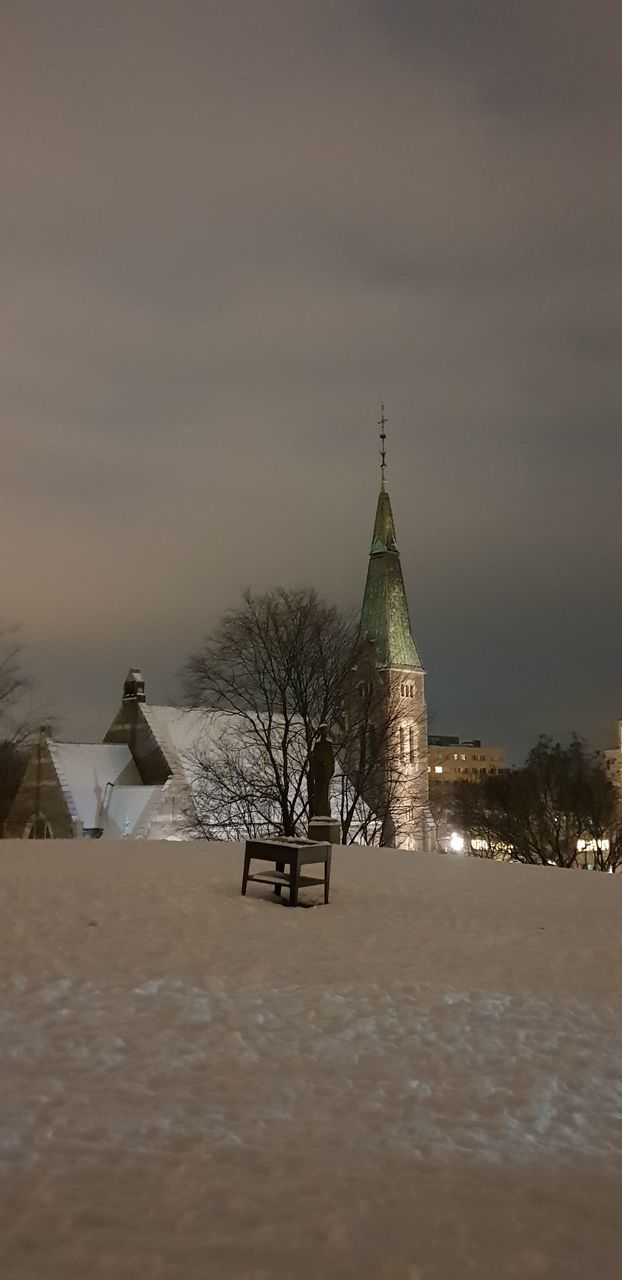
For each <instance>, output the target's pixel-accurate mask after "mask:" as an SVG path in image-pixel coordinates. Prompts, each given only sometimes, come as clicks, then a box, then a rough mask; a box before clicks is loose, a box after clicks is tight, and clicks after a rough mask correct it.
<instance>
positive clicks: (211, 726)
mask: <svg viewBox="0 0 622 1280" xmlns="http://www.w3.org/2000/svg"><path fill="white" fill-rule="evenodd" d="M141 711H142V714H143V715H144V717H145V720H146V721H147V724H148V725H149V728H150V729H151V732H152V733H153V735H154V737H155V739H156V741H157V743H158V745H159V747H160V749H161V751H162V753H163V755H164V757H165V759H166V761H167V763H168V765H169V768H170V769H171V772H172V773H179V772H180V771H181V773H183V774H184V776H186V775H187V774H188V768H189V762H190V761H191V760H194V758H195V756H196V753H197V751H201V753H203V752H205V751H207V750H209V748H210V746H215V745H216V744H217V743H218V742H219V741H220V739H221V738H222V736H223V734H224V733H225V732H226V730H227V728H228V727H230V726H231V725H232V723H233V722H234V721H236V720H237V719H238V717H237V716H236V715H235V714H233V713H232V712H228V711H205V710H203V708H201V707H156V706H152V705H150V703H145V704H144V705H143V706H142V707H141Z"/></svg>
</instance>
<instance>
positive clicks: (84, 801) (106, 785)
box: [48, 740, 142, 831]
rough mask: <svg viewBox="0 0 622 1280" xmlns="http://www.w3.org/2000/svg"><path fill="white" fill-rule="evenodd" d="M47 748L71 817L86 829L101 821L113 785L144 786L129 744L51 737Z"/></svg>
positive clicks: (96, 825)
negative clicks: (66, 740)
mask: <svg viewBox="0 0 622 1280" xmlns="http://www.w3.org/2000/svg"><path fill="white" fill-rule="evenodd" d="M48 748H49V751H50V755H51V757H52V761H53V763H54V767H55V769H56V772H57V775H58V778H59V781H60V784H61V786H62V788H63V791H64V794H65V798H66V800H67V803H68V805H69V809H70V811H71V814H72V817H73V818H74V820H77V821H79V822H81V823H82V825H83V827H84V829H85V831H89V830H92V829H93V828H95V827H99V826H101V825H102V823H101V813H102V809H103V807H104V802H105V801H106V800H107V796H108V793H109V792H110V788H111V787H112V788H114V787H116V786H118V785H119V786H130V787H132V788H134V787H141V778H140V774H139V772H138V769H137V767H136V764H135V762H134V759H133V757H132V753H131V751H130V749H129V747H128V746H125V745H122V744H118V743H107V742H104V743H91V742H52V741H51V740H50V741H48ZM141 789H142V787H141Z"/></svg>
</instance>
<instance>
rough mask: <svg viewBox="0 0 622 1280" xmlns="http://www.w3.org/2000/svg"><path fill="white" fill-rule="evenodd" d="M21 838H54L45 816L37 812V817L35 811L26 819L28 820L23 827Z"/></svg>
mask: <svg viewBox="0 0 622 1280" xmlns="http://www.w3.org/2000/svg"><path fill="white" fill-rule="evenodd" d="M23 839H24V840H53V839H54V832H53V831H52V828H51V826H50V824H49V822H48V820H47V818H44V816H43V814H42V813H41V814H39V817H37V815H36V813H33V814H32V816H31V817H30V818H29V819H28V822H27V823H26V826H25V827H24V836H23Z"/></svg>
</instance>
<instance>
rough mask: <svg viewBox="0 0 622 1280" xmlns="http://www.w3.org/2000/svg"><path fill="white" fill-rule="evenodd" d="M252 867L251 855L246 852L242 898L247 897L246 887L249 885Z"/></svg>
mask: <svg viewBox="0 0 622 1280" xmlns="http://www.w3.org/2000/svg"><path fill="white" fill-rule="evenodd" d="M250 865H251V855H250V853H246V852H245V854H244V871H243V872H242V896H243V897H245V896H246V886H247V884H248V873H249V870H250Z"/></svg>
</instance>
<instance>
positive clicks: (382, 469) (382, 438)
mask: <svg viewBox="0 0 622 1280" xmlns="http://www.w3.org/2000/svg"><path fill="white" fill-rule="evenodd" d="M386 425H387V419H386V418H385V416H384V405H383V404H381V405H380V421H379V423H378V426H379V427H380V478H381V488H382V489H384V475H385V471H386V469H387V450H386V445H385V441H386V438H387V433H386V431H385V427H386Z"/></svg>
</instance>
